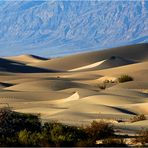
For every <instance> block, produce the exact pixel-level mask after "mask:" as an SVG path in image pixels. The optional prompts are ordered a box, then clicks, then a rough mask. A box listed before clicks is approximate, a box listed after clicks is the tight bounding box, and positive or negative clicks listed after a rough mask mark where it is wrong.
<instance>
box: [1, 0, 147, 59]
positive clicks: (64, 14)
mask: <svg viewBox="0 0 148 148" xmlns="http://www.w3.org/2000/svg"><path fill="white" fill-rule="evenodd" d="M147 41H148V2H147V1H128V2H127V1H105V2H104V1H54V0H52V1H1V2H0V51H1V52H0V55H1V56H8V55H13V54H23V53H31V54H39V55H42V56H60V55H65V54H70V53H76V52H81V51H86V50H90V49H92V50H93V49H99V48H107V47H113V46H119V45H125V44H131V43H141V42H147Z"/></svg>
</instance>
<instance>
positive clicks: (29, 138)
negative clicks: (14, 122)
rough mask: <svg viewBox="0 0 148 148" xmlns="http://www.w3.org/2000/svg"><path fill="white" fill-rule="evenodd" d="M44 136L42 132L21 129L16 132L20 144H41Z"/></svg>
mask: <svg viewBox="0 0 148 148" xmlns="http://www.w3.org/2000/svg"><path fill="white" fill-rule="evenodd" d="M44 139H45V137H44V135H43V134H42V133H39V132H31V131H27V130H22V131H20V132H19V133H18V141H19V143H20V145H22V146H42V145H44V144H43V141H44Z"/></svg>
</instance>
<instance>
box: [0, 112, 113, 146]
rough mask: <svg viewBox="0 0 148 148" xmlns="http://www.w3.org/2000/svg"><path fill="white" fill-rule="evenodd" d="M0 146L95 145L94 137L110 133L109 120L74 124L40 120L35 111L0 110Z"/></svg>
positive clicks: (111, 130) (111, 133)
mask: <svg viewBox="0 0 148 148" xmlns="http://www.w3.org/2000/svg"><path fill="white" fill-rule="evenodd" d="M0 119H1V120H0V146H7V147H9V146H14V147H16V146H34V147H39V146H41V147H45V146H48V147H49V146H52V147H53V146H63V147H65V146H69V147H70V146H85V147H86V146H96V140H99V139H103V138H108V137H110V136H112V135H113V134H114V130H113V126H112V125H111V124H109V123H106V122H103V121H100V122H96V121H93V122H92V123H91V125H90V126H87V127H76V126H68V125H64V124H61V123H57V122H48V123H44V124H41V121H40V119H39V117H38V116H37V115H31V114H22V113H17V112H14V111H11V110H0Z"/></svg>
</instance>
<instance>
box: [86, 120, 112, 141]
mask: <svg viewBox="0 0 148 148" xmlns="http://www.w3.org/2000/svg"><path fill="white" fill-rule="evenodd" d="M85 131H86V133H87V135H88V136H89V139H91V140H93V141H94V142H96V140H99V139H104V138H108V137H110V136H113V135H114V129H113V125H112V124H110V123H107V122H104V121H100V122H96V121H93V122H92V123H91V125H90V126H88V127H86V129H85Z"/></svg>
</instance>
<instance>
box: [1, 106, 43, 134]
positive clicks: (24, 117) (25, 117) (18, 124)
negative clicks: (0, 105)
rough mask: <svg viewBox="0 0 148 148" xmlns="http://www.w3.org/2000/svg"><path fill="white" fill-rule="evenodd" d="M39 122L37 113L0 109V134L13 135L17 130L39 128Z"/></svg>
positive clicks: (34, 129)
mask: <svg viewBox="0 0 148 148" xmlns="http://www.w3.org/2000/svg"><path fill="white" fill-rule="evenodd" d="M40 128H41V122H40V119H39V117H38V116H37V115H32V114H23V113H17V112H14V111H11V110H9V109H0V135H9V136H10V135H15V134H16V133H17V132H18V131H20V130H23V129H27V130H30V131H36V130H40Z"/></svg>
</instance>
